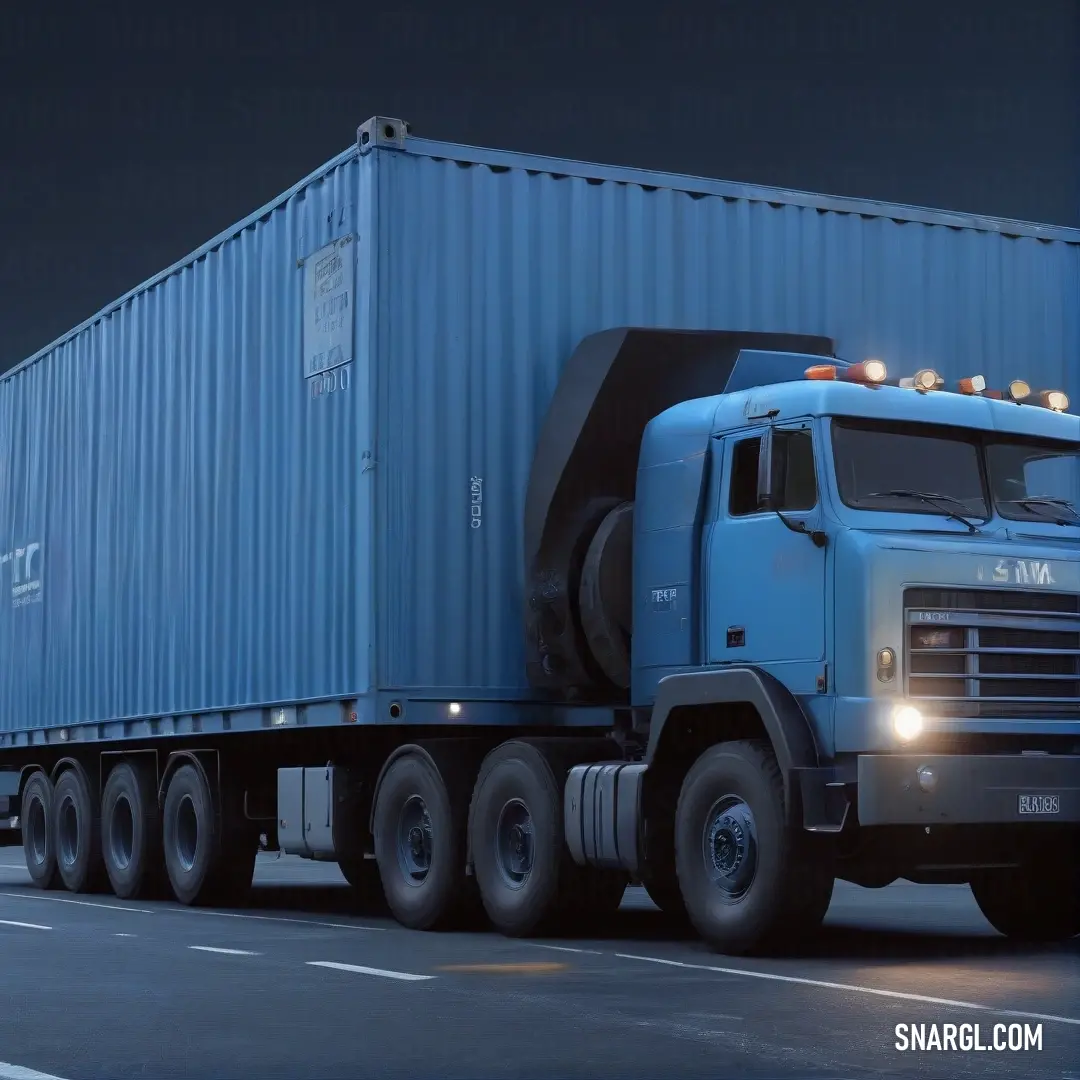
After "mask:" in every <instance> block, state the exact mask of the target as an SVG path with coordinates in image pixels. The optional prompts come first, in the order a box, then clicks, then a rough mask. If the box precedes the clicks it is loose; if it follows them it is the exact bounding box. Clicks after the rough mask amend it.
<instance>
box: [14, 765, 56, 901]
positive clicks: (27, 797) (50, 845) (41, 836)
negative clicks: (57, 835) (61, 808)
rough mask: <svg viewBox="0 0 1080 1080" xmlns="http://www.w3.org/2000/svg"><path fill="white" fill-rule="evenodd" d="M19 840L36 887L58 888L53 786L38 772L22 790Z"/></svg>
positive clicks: (27, 867)
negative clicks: (20, 836) (20, 833)
mask: <svg viewBox="0 0 1080 1080" xmlns="http://www.w3.org/2000/svg"><path fill="white" fill-rule="evenodd" d="M22 841H23V854H24V855H25V857H26V870H27V872H28V873H29V875H30V880H31V881H32V882H33V883H34V884H35V885H36V886H37V887H38V888H39V889H56V888H59V887H60V884H61V880H60V870H59V868H58V867H57V865H56V845H55V841H54V838H53V786H52V782H51V781H50V780H49V778H48V777H47V776H46V775H45V773H43V772H41V771H38V772H35V773H33V774H32V775H31V777H30V779H29V780H27V781H26V786H25V787H24V788H23V793H22Z"/></svg>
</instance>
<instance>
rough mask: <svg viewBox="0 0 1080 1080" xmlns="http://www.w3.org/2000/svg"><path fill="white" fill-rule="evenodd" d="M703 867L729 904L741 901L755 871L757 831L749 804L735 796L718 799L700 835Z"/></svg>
mask: <svg viewBox="0 0 1080 1080" xmlns="http://www.w3.org/2000/svg"><path fill="white" fill-rule="evenodd" d="M702 855H703V858H704V860H705V869H706V872H707V874H708V876H709V879H710V880H711V881H712V883H713V885H714V886H715V887H716V889H717V890H718V891H719V892H720V893H721V894H722V895H723V897H724V899H725V900H726V901H728V902H729V903H734V902H736V901H738V900H741V899H742V897H743V896H745V895H746V893H747V892H748V891H749V889H750V886H751V884H753V880H754V875H755V873H756V872H757V830H756V827H755V823H754V815H753V812H752V811H751V809H750V807H749V806H747V804H746V803H745V802H744V801H743V800H742V799H740V798H739V797H738V796H736V795H726V796H724V798H722V799H720V800H718V801H717V802H716V803H715V804H714V805H713V808H712V810H711V811H710V812H709V814H708V816H707V818H706V824H705V830H704V835H703V836H702Z"/></svg>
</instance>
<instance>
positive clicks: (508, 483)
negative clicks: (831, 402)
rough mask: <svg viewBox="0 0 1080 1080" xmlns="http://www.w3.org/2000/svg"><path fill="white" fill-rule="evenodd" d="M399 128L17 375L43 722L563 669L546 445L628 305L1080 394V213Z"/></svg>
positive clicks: (267, 715)
mask: <svg viewBox="0 0 1080 1080" xmlns="http://www.w3.org/2000/svg"><path fill="white" fill-rule="evenodd" d="M384 128H385V124H384V123H382V122H379V123H377V124H374V125H372V126H368V125H365V127H364V128H363V129H362V132H366V133H367V135H368V136H369V137H370V141H369V142H367V143H366V145H365V143H364V140H363V138H361V139H360V140H358V146H357V147H354V148H352V149H350V150H349V151H347V152H346V153H344V154H342V155H340V156H339V157H337V158H336V159H334V160H333V161H331V162H330V163H329V164H327V165H326V166H325V167H324V168H322V169H320V170H319V171H318V172H317V173H315V174H313V175H312V176H310V177H308V178H307V179H306V180H304V181H303V182H302V183H301V184H299V185H297V186H296V187H295V188H293V189H292V190H290V191H288V192H286V193H285V194H284V195H282V196H281V197H280V198H279V199H278V200H277V201H275V202H274V203H273V204H271V205H270V206H267V207H264V208H263V209H262V210H260V211H258V212H257V213H256V214H254V215H253V216H252V217H250V218H249V219H247V220H246V221H244V222H242V223H241V224H239V225H238V226H237V227H236V228H235V229H232V230H230V231H229V232H228V233H226V234H223V235H221V236H219V237H217V238H216V239H214V240H213V241H211V242H210V243H209V244H207V245H206V246H205V247H203V248H201V249H200V250H199V251H197V252H196V253H195V254H194V255H192V256H191V257H190V258H188V259H186V260H184V261H183V262H182V263H179V264H177V265H176V266H173V267H171V268H169V269H168V270H166V271H165V272H163V273H162V274H160V275H159V276H158V277H156V278H154V279H153V280H152V281H149V282H147V283H146V284H145V285H143V286H140V287H139V288H138V289H136V290H134V291H133V292H131V293H130V294H128V295H127V296H125V297H124V298H122V299H121V300H119V301H117V302H116V303H115V304H113V305H112V306H110V307H109V308H107V309H105V310H104V311H102V312H101V313H100V314H98V315H96V316H94V318H92V319H90V320H89V321H88V322H86V323H84V324H83V325H82V326H80V327H78V328H77V329H75V330H73V331H72V332H71V333H70V334H68V335H67V336H66V337H64V338H63V339H61V340H60V341H58V342H56V343H55V344H53V345H51V346H49V347H48V348H47V349H45V350H44V351H42V352H41V353H39V354H37V355H36V356H34V357H32V358H30V359H29V360H27V361H26V362H25V363H24V364H22V365H21V366H20V367H18V368H16V369H15V370H14V371H12V372H10V373H9V374H7V375H6V376H4V377H3V379H2V381H0V582H2V587H3V589H4V590H5V597H4V600H3V602H2V604H0V656H3V657H4V666H3V671H2V673H0V731H3V732H5V733H7V734H6V735H5V738H4V742H5V743H6V744H7V745H11V744H12V742H13V741H17V742H25V741H40V740H41V739H43V738H45V737H46V734H45V733H46V731H50V730H51V731H52V732H53V735H49V736H48V737H49V738H50V739H52V738H53V737H54V735H55V731H56V729H59V728H69V727H73V726H74V725H86V726H84V727H82V728H77V729H75V730H73V731H72V733H71V735H72V737H74V738H102V737H119V736H124V735H132V736H134V735H144V734H153V733H159V732H160V733H166V732H170V731H182V730H192V729H198V730H215V729H216V730H221V729H223V728H224V729H235V728H239V727H250V726H258V725H263V724H267V723H272V722H273V721H274V719H275V714H274V713H273V712H272V710H271V708H270V707H271V706H278V705H288V706H290V707H291V706H294V705H300V706H301V710H300V713H299V714H298V718H303V720H304V721H305V722H307V723H320V722H335V723H336V722H339V721H340V718H341V706H340V704H337V703H339V702H341V701H346V702H348V703H349V704H347V705H346V706H345V707H346V708H348V709H355V710H356V712H357V713H358V718H359V720H360V721H362V722H364V721H373V720H384V719H386V709H385V705H386V702H387V701H388V700H389V698H390V697H391V696H396V697H399V698H400V699H401V700H402V701H404V702H411V703H413V706H412V707H413V712H412V713H411V714H409V713H408V712H407V713H406V717H407V718H410V717H411V718H412V719H417V718H418V717H420V715H421V713H420V712H419V711H417V710H418V708H419V706H418V705H417V704H416V703H418V702H420V701H422V700H423V699H425V698H441V699H442V700H443V701H445V700H446V699H447V698H461V699H464V700H474V701H475V700H477V699H480V700H488V701H490V702H492V705H491V707H490V708H491V709H492V710H496V709H497V705H495V704H494V703H496V702H498V701H506V700H514V699H522V698H527V697H528V696H529V694H528V690H527V683H526V680H525V675H524V667H523V645H522V608H521V596H522V582H523V577H524V571H523V554H522V516H523V503H524V494H525V489H526V483H527V480H528V475H529V467H530V461H531V455H532V452H533V447H534V443H535V440H536V437H537V433H538V430H539V426H540V424H541V421H542V419H543V416H544V413H545V409H546V407H547V404H548V402H549V400H550V398H551V395H552V392H553V390H554V388H555V385H556V381H557V380H558V378H559V373H560V370H561V367H562V365H563V364H564V362H565V361H566V359H567V357H568V356H569V355H570V353H571V351H572V350H573V348H574V346H575V345H576V344H577V342H578V341H579V340H580V339H581V338H583V337H584V336H585V335H587V334H590V333H592V332H594V331H598V330H601V329H604V328H608V327H613V326H623V325H637V326H663V327H676V328H715V329H737V330H755V331H782V332H794V333H801V334H820V335H826V336H830V337H832V338H834V339H835V340H836V341H837V343H838V352H839V354H840V355H842V356H845V357H848V358H862V357H865V356H870V355H873V356H879V357H882V358H883V359H885V360H886V361H887V362H888V363H889V364H890V365H892V366H893V368H894V369H905V370H907V369H910V370H911V371H914V370H915V369H916V368H918V367H921V366H926V365H931V366H933V367H935V368H937V369H939V370H940V371H942V372H943V373H945V374H946V375H948V376H960V375H966V374H975V373H982V374H985V375H986V377H987V379H988V380H989V382H990V384H991V385H994V384H1003V383H1005V382H1006V381H1007V380H1009V379H1010V378H1014V377H1019V376H1023V377H1024V378H1027V379H1028V380H1029V381H1032V382H1034V383H1037V384H1039V385H1043V386H1052V387H1058V386H1062V387H1064V388H1066V389H1067V390H1068V391H1069V392H1070V394H1071V396H1072V398H1073V400H1074V401H1076V400H1080V375H1078V371H1080V364H1078V361H1080V340H1078V339H1080V319H1078V312H1080V273H1078V269H1080V267H1078V257H1080V233H1078V232H1075V231H1070V230H1066V229H1060V228H1049V227H1046V228H1043V227H1039V226H1029V225H1022V224H1017V223H1012V222H1003V221H995V220H988V219H978V218H966V217H962V216H959V215H956V214H947V213H936V212H932V211H921V210H917V209H913V208H909V207H899V206H885V205H879V204H871V203H866V202H857V201H854V200H847V199H830V198H823V197H818V196H812V195H805V194H800V193H793V192H783V191H775V190H766V189H763V188H755V187H747V186H742V185H733V184H726V183H718V182H712V181H706V180H697V179H691V178H687V177H681V176H666V175H660V174H655V173H645V172H637V171H633V170H629V169H620V168H608V167H604V166H594V165H584V164H578V163H575V162H569V161H556V160H550V159H545V158H539V157H530V156H525V155H520V154H511V153H501V152H495V151H487V150H477V149H473V148H470V147H464V146H454V145H447V144H442V143H436V142H429V141H426V140H421V139H414V138H412V137H411V136H409V137H407V138H404V137H400V136H399V135H398V134H397V132H396V131H390V132H386V131H385V130H384ZM8 589H10V590H11V592H10V602H9V600H8V599H7V592H6V590H8ZM353 702H355V704H352V703H353ZM324 703H325V704H324ZM407 708H408V706H407ZM236 710H240V711H239V712H236ZM199 714H203V715H199ZM488 715H489V716H493V715H494V711H492V712H489V714H488ZM289 717H290V718H292V714H291V713H290V714H289Z"/></svg>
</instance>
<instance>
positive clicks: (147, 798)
mask: <svg viewBox="0 0 1080 1080" xmlns="http://www.w3.org/2000/svg"><path fill="white" fill-rule="evenodd" d="M101 853H102V858H103V859H104V861H105V872H106V873H107V874H108V877H109V884H110V885H111V886H112V890H113V892H114V893H115V894H116V895H117V896H119V897H120V899H121V900H137V899H140V898H142V897H147V896H158V895H160V893H161V891H162V884H163V881H162V879H163V878H164V876H165V875H164V864H163V862H162V856H161V815H160V813H159V811H158V805H157V792H156V791H155V789H154V782H153V777H152V776H151V774H150V773H149V772H148V771H147V770H146V769H141V768H139V767H138V766H137V765H133V764H131V763H130V762H126V761H125V762H122V763H121V764H119V765H117V766H116V768H114V769H113V770H112V772H111V773H109V779H108V780H107V781H106V782H105V791H104V793H103V794H102V796H101Z"/></svg>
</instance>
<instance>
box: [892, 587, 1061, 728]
mask: <svg viewBox="0 0 1080 1080" xmlns="http://www.w3.org/2000/svg"><path fill="white" fill-rule="evenodd" d="M904 616H905V640H904V647H905V653H906V657H905V659H906V663H905V665H904V670H905V672H906V676H905V682H906V687H905V689H906V692H907V694H908V696H909V697H911V698H917V699H919V700H923V701H934V702H935V703H937V707H936V709H935V711H936V712H938V713H940V714H941V715H945V716H958V717H963V716H971V717H978V716H994V717H1001V718H1012V717H1018V718H1023V717H1054V716H1060V717H1061V718H1062V719H1064V718H1066V717H1069V718H1077V719H1080V596H1075V595H1066V594H1063V593H1045V592H1023V591H1019V590H1017V591H1011V590H1004V589H1003V590H996V589H926V588H918V589H907V590H905V592H904Z"/></svg>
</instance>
